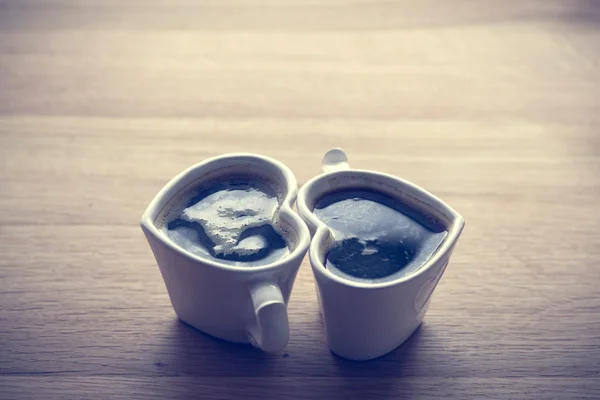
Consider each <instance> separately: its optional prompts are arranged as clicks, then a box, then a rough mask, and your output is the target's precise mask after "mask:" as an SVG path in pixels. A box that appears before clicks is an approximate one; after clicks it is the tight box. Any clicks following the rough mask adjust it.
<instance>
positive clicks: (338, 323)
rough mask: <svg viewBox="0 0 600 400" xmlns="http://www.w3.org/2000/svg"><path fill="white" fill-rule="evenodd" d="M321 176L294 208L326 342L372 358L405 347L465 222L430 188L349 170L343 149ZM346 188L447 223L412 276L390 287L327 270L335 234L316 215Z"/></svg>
mask: <svg viewBox="0 0 600 400" xmlns="http://www.w3.org/2000/svg"><path fill="white" fill-rule="evenodd" d="M322 166H323V172H324V173H323V174H322V175H319V176H317V177H315V178H313V179H311V180H310V181H308V182H307V183H306V184H305V185H304V186H303V187H302V188H301V189H300V192H299V193H298V199H297V203H296V204H297V208H298V212H299V213H300V216H301V217H302V219H303V220H304V221H305V222H306V223H307V225H308V228H309V230H310V231H311V235H313V238H312V241H311V244H310V249H309V252H308V254H309V258H310V264H311V266H312V270H313V274H314V276H315V282H316V286H317V296H318V300H319V305H320V309H321V313H322V315H323V321H324V324H325V331H326V335H327V342H328V344H329V347H330V349H331V350H332V351H333V352H334V353H335V354H337V355H339V356H341V357H344V358H348V359H352V360H369V359H372V358H376V357H379V356H382V355H384V354H386V353H388V352H390V351H392V350H394V349H395V348H396V347H398V346H400V345H401V344H402V343H403V342H404V341H405V340H406V339H408V338H409V337H410V335H411V334H412V333H413V332H414V331H415V330H416V329H417V328H418V327H419V325H420V324H421V322H422V321H423V317H424V315H425V312H426V311H427V308H428V306H429V300H430V298H431V295H432V293H433V291H434V289H435V287H436V285H437V283H438V281H439V280H440V278H441V277H442V274H443V273H444V270H445V269H446V265H447V264H448V260H449V259H450V255H451V254H452V251H453V249H454V246H455V245H456V242H457V240H458V238H459V236H460V234H461V232H462V229H463V227H464V220H463V218H462V217H461V216H460V215H459V214H458V213H457V212H456V211H454V210H453V209H452V208H450V207H449V206H448V205H447V204H445V203H444V202H442V201H441V200H440V199H438V198H437V197H435V196H434V195H432V194H431V193H429V192H427V191H426V190H424V189H422V188H420V187H418V186H416V185H414V184H412V183H410V182H408V181H405V180H403V179H400V178H397V177H395V176H392V175H388V174H384V173H380V172H374V171H365V170H356V169H351V168H350V167H349V165H348V161H347V157H346V154H345V153H344V152H343V151H342V150H341V149H332V150H330V151H329V152H328V153H327V154H326V155H325V157H324V159H323V164H322ZM344 189H363V190H371V191H376V192H380V193H382V194H386V195H388V196H390V197H392V198H393V199H395V200H397V201H398V202H400V203H402V204H405V205H407V206H409V207H411V208H413V209H416V210H417V211H419V212H420V213H421V214H424V215H426V216H429V217H432V218H434V219H435V220H437V221H439V222H440V223H442V224H443V226H444V228H445V230H446V231H447V235H446V237H445V238H444V240H443V242H442V243H441V244H440V246H439V247H438V248H437V249H436V251H435V252H434V253H433V254H432V255H431V257H429V258H428V259H427V261H426V262H425V263H424V264H423V265H421V266H420V267H418V268H417V269H416V270H415V271H414V272H411V273H409V274H408V275H404V276H400V277H399V278H397V279H393V280H390V281H385V282H365V281H360V280H352V279H347V278H346V277H343V276H340V275H339V274H335V273H333V272H332V271H331V270H329V269H327V268H326V267H325V265H324V260H325V258H326V256H327V253H328V251H329V249H330V248H331V247H332V245H333V244H334V241H335V239H334V232H333V231H332V230H331V229H330V228H329V227H327V226H326V225H325V224H324V223H323V222H322V221H321V220H319V219H318V218H317V217H316V216H315V214H314V213H313V210H314V208H315V204H316V203H317V202H318V201H319V199H321V198H322V197H323V196H325V195H327V194H330V193H334V192H336V191H340V190H344Z"/></svg>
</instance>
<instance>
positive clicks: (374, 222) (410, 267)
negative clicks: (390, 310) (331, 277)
mask: <svg viewBox="0 0 600 400" xmlns="http://www.w3.org/2000/svg"><path fill="white" fill-rule="evenodd" d="M313 212H314V214H315V215H316V216H317V218H319V219H320V220H321V221H323V222H324V223H325V224H326V225H327V226H328V227H330V228H331V229H332V230H333V234H334V238H335V243H334V245H333V246H332V247H331V249H330V250H329V252H328V253H327V257H326V261H325V267H326V268H328V269H330V270H331V271H332V272H333V273H335V274H336V275H339V276H342V277H344V278H347V279H352V280H359V281H368V282H381V281H388V280H393V279H397V278H400V277H402V276H406V275H408V274H410V273H412V272H414V271H416V270H417V269H418V268H419V267H421V266H422V265H423V264H424V263H425V262H426V261H427V260H428V259H429V258H430V257H431V255H432V254H433V253H434V252H435V250H436V249H437V248H438V247H439V246H440V244H441V243H442V241H443V240H444V238H445V237H446V234H447V231H446V230H445V229H444V227H443V226H441V224H440V223H439V222H436V221H434V220H432V219H431V218H427V217H426V216H423V215H422V214H419V213H418V212H416V211H414V210H412V209H410V208H409V207H407V206H406V205H403V204H401V203H400V202H399V201H396V200H394V199H392V198H391V197H389V196H387V195H384V194H382V193H378V192H374V191H370V190H343V191H338V192H334V193H330V194H327V195H325V196H323V197H322V198H321V199H319V201H318V202H317V203H316V205H315V208H314V210H313Z"/></svg>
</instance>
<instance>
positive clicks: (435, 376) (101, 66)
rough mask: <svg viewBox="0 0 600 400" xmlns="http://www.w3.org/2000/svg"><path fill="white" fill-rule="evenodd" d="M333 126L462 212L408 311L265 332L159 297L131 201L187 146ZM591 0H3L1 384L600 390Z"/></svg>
mask: <svg viewBox="0 0 600 400" xmlns="http://www.w3.org/2000/svg"><path fill="white" fill-rule="evenodd" d="M333 146H341V147H343V148H344V149H345V150H346V151H347V152H348V153H349V156H350V159H351V164H352V165H353V166H356V167H361V168H369V169H376V170H380V171H384V172H388V173H392V174H397V175H400V176H402V177H405V178H407V179H409V180H412V181H413V182H415V183H417V184H420V185H422V186H424V187H425V188H427V189H429V190H430V191H432V192H433V193H435V194H437V195H438V196H440V197H441V198H442V199H444V200H445V201H447V202H448V203H449V204H451V205H452V206H453V207H454V208H455V209H456V210H458V211H459V212H461V213H462V214H463V215H464V216H465V219H466V221H467V226H466V230H465V232H464V235H463V238H462V239H461V242H460V243H459V245H458V247H457V249H456V251H455V253H454V254H455V255H454V259H453V262H451V264H450V266H449V268H448V270H447V271H446V274H445V276H444V278H443V279H442V281H441V283H440V285H439V286H438V289H437V292H436V294H435V295H434V297H433V300H432V304H431V307H430V309H429V313H428V315H427V317H426V322H425V323H424V325H423V326H422V328H421V329H420V330H419V331H418V332H417V333H416V334H415V335H414V336H413V338H412V339H411V340H410V341H409V342H408V343H406V344H405V345H404V346H403V347H402V348H400V349H398V350H396V351H395V352H393V353H391V354H389V355H387V356H385V357H383V358H380V359H378V360H374V361H371V362H367V363H356V362H348V361H344V360H342V359H340V358H337V357H335V356H333V355H332V354H331V353H330V352H329V351H328V349H327V346H326V343H325V342H324V332H323V328H322V325H321V321H320V317H319V314H318V311H317V303H316V297H315V290H314V286H313V277H312V274H311V271H310V266H309V264H308V261H306V262H305V263H304V264H303V266H302V268H301V271H300V273H299V276H298V280H297V282H296V286H295V288H294V292H293V294H292V299H291V304H290V306H289V311H290V318H291V332H292V333H291V341H290V343H289V346H288V347H287V349H286V351H285V352H284V353H280V354H275V355H265V354H262V353H260V352H258V351H257V350H254V349H252V348H251V347H247V346H240V345H231V344H228V343H224V342H221V341H218V340H215V339H213V338H211V337H208V336H206V335H203V334H202V333H200V332H198V331H195V330H194V329H192V328H189V327H188V326H186V325H184V324H182V323H180V322H178V321H177V319H176V318H175V316H174V314H173V312H172V309H171V306H170V304H169V301H168V297H167V294H166V291H165V288H164V285H163V283H162V280H161V277H160V274H159V272H158V268H157V267H156V265H155V262H154V259H153V257H152V255H151V252H150V249H149V247H148V246H147V244H146V242H145V240H144V238H143V235H142V232H141V230H140V229H139V227H138V221H139V218H140V216H141V214H142V211H143V210H144V208H145V207H146V205H147V203H148V202H149V201H150V200H151V198H152V197H153V196H154V194H155V193H156V192H157V191H158V190H159V189H160V188H161V187H162V185H163V184H164V183H165V182H166V181H168V180H169V179H170V178H171V177H172V176H174V175H175V174H176V173H178V172H179V171H181V170H182V169H184V168H186V167H188V166H189V165H191V164H193V163H195V162H197V161H199V160H201V159H204V158H206V157H208V156H213V155H216V154H219V153H223V152H231V151H249V152H258V153H262V154H265V155H268V156H271V157H275V158H277V159H279V160H281V161H283V162H284V163H286V164H287V165H288V166H289V167H290V168H292V170H293V171H294V172H295V173H296V176H297V178H298V180H299V182H300V183H302V182H305V181H306V180H308V179H309V178H310V177H312V176H314V175H315V174H317V173H319V164H320V159H321V157H322V155H323V153H324V152H325V151H326V150H327V149H328V148H330V147H333ZM599 174H600V2H598V1H591V0H590V1H582V0H573V1H566V0H564V1H559V0H539V1H491V0H486V1H474V0H473V1H458V0H450V1H433V0H425V1H419V2H416V1H408V0H406V1H366V0H364V1H363V0H355V1H344V0H323V1H317V0H307V1H304V0H288V1H286V2H280V1H275V0H273V1H271V2H269V3H262V4H261V5H257V4H255V3H253V2H250V1H241V0H240V1H234V0H227V1H217V0H212V1H193V0H175V1H168V0H152V1H142V0H136V1H129V2H122V1H120V0H80V1H69V0H45V1H44V0H8V1H6V0H0V398H6V399H17V398H18V399H27V398H38V399H41V398H43V399H58V398H61V399H62V398H89V399H92V398H94V399H95V398H97V399H107V398H123V399H129V398H134V397H140V398H156V399H163V398H173V397H176V398H186V397H206V398H213V399H216V398H233V397H236V396H237V397H250V398H251V397H261V398H263V399H267V398H274V399H275V398H277V399H278V398H282V397H314V396H316V395H318V394H321V395H323V394H328V395H329V396H331V397H332V398H342V397H354V396H356V397H365V396H369V395H371V396H380V397H395V398H415V397H420V398H427V397H435V398H448V397H452V396H454V397H460V398H486V399H487V398H490V399H491V398H522V399H530V398H539V399H549V398H557V399H559V398H560V399H563V398H564V399H567V398H569V399H570V398H589V399H598V398H600V383H599V382H600V272H599V268H600V266H599V260H600V235H599V229H600V204H599V203H600V200H599V198H600V179H599Z"/></svg>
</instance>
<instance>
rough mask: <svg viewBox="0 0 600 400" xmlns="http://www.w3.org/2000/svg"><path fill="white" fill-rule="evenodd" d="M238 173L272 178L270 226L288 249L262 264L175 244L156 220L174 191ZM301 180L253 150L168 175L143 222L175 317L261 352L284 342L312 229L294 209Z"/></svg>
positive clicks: (277, 348)
mask: <svg viewBox="0 0 600 400" xmlns="http://www.w3.org/2000/svg"><path fill="white" fill-rule="evenodd" d="M239 173H243V174H245V175H251V176H257V177H260V178H263V179H266V180H268V181H269V182H272V183H273V184H274V185H275V186H276V189H277V191H278V192H280V193H281V199H280V204H279V208H278V211H277V212H276V213H275V221H274V222H275V225H276V226H277V227H278V229H279V230H280V231H282V232H283V233H284V237H285V238H286V239H287V242H288V246H289V247H290V253H289V254H288V255H287V256H286V257H284V258H282V259H279V260H276V261H275V262H273V263H271V264H268V265H260V266H235V265H227V264H224V263H220V262H218V260H216V259H209V258H201V257H199V256H196V255H194V254H192V253H190V252H188V251H186V250H185V249H183V248H182V247H180V246H178V245H176V244H175V243H173V242H172V241H171V240H169V238H168V237H167V236H166V234H165V233H163V232H161V229H160V226H161V223H163V222H161V221H162V220H163V218H164V215H165V213H166V212H167V210H166V208H167V207H168V204H170V202H171V201H172V199H174V198H175V197H176V196H178V194H180V193H182V192H184V191H185V190H188V189H189V188H193V187H194V186H197V185H200V184H202V182H205V181H207V180H211V181H214V180H215V179H217V180H218V179H219V178H220V177H223V178H226V177H228V176H229V177H231V176H232V175H235V174H239ZM297 193H298V184H297V183H296V178H295V177H294V174H293V173H292V171H290V169H289V168H287V167H286V166H285V165H284V164H282V163H280V162H279V161H276V160H273V159H271V158H268V157H264V156H260V155H256V154H237V153H236V154H225V155H221V156H218V157H214V158H210V159H207V160H205V161H203V162H200V163H198V164H196V165H194V166H192V167H190V168H188V169H187V170H185V171H183V172H182V173H180V174H179V175H177V176H176V177H175V178H173V179H172V180H171V181H170V182H169V183H167V185H166V186H165V187H163V188H162V189H161V190H160V192H159V193H158V194H157V195H156V197H155V198H154V200H152V202H151V203H150V205H149V206H148V208H147V209H146V211H145V212H144V215H143V216H142V220H141V227H142V230H143V231H144V234H145V236H146V238H147V240H148V243H149V244H150V247H151V249H152V252H153V253H154V257H155V258H156V262H157V263H158V267H159V269H160V272H161V274H162V277H163V279H164V282H165V285H166V287H167V292H168V293H169V298H170V300H171V304H172V306H173V309H174V310H175V313H176V314H177V316H178V317H179V318H180V319H181V320H183V321H184V322H186V323H188V324H190V325H192V326H194V327H195V328H197V329H199V330H201V331H203V332H205V333H207V334H209V335H212V336H215V337H217V338H220V339H224V340H227V341H231V342H237V343H251V344H252V345H254V346H255V347H259V348H260V349H262V350H264V351H266V352H273V351H279V350H281V349H283V348H284V347H285V346H286V345H287V343H288V339H289V325H288V315H287V303H288V299H289V297H290V293H291V291H292V286H293V285H294V280H295V279H296V274H297V272H298V268H299V267H300V264H301V263H302V259H303V258H304V255H305V254H306V251H307V250H308V245H309V242H310V233H309V231H308V228H307V227H306V225H305V224H304V222H303V221H302V219H301V218H300V217H299V216H298V214H296V213H295V212H294V211H293V210H292V208H291V207H292V204H293V202H294V200H295V198H296V194H297Z"/></svg>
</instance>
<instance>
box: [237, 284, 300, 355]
mask: <svg viewBox="0 0 600 400" xmlns="http://www.w3.org/2000/svg"><path fill="white" fill-rule="evenodd" d="M250 296H251V297H252V304H253V305H254V314H255V320H254V321H252V322H251V323H250V324H249V326H248V329H247V332H248V339H249V340H250V343H252V345H253V346H255V347H258V348H260V349H261V350H263V351H266V352H269V353H270V352H276V351H280V350H283V349H284V348H285V346H287V343H288V340H289V337H290V332H289V325H288V315H287V307H286V305H285V301H284V300H283V295H282V294H281V290H280V289H279V286H277V285H276V284H274V283H262V284H259V285H257V286H255V287H253V288H252V289H251V290H250Z"/></svg>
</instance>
